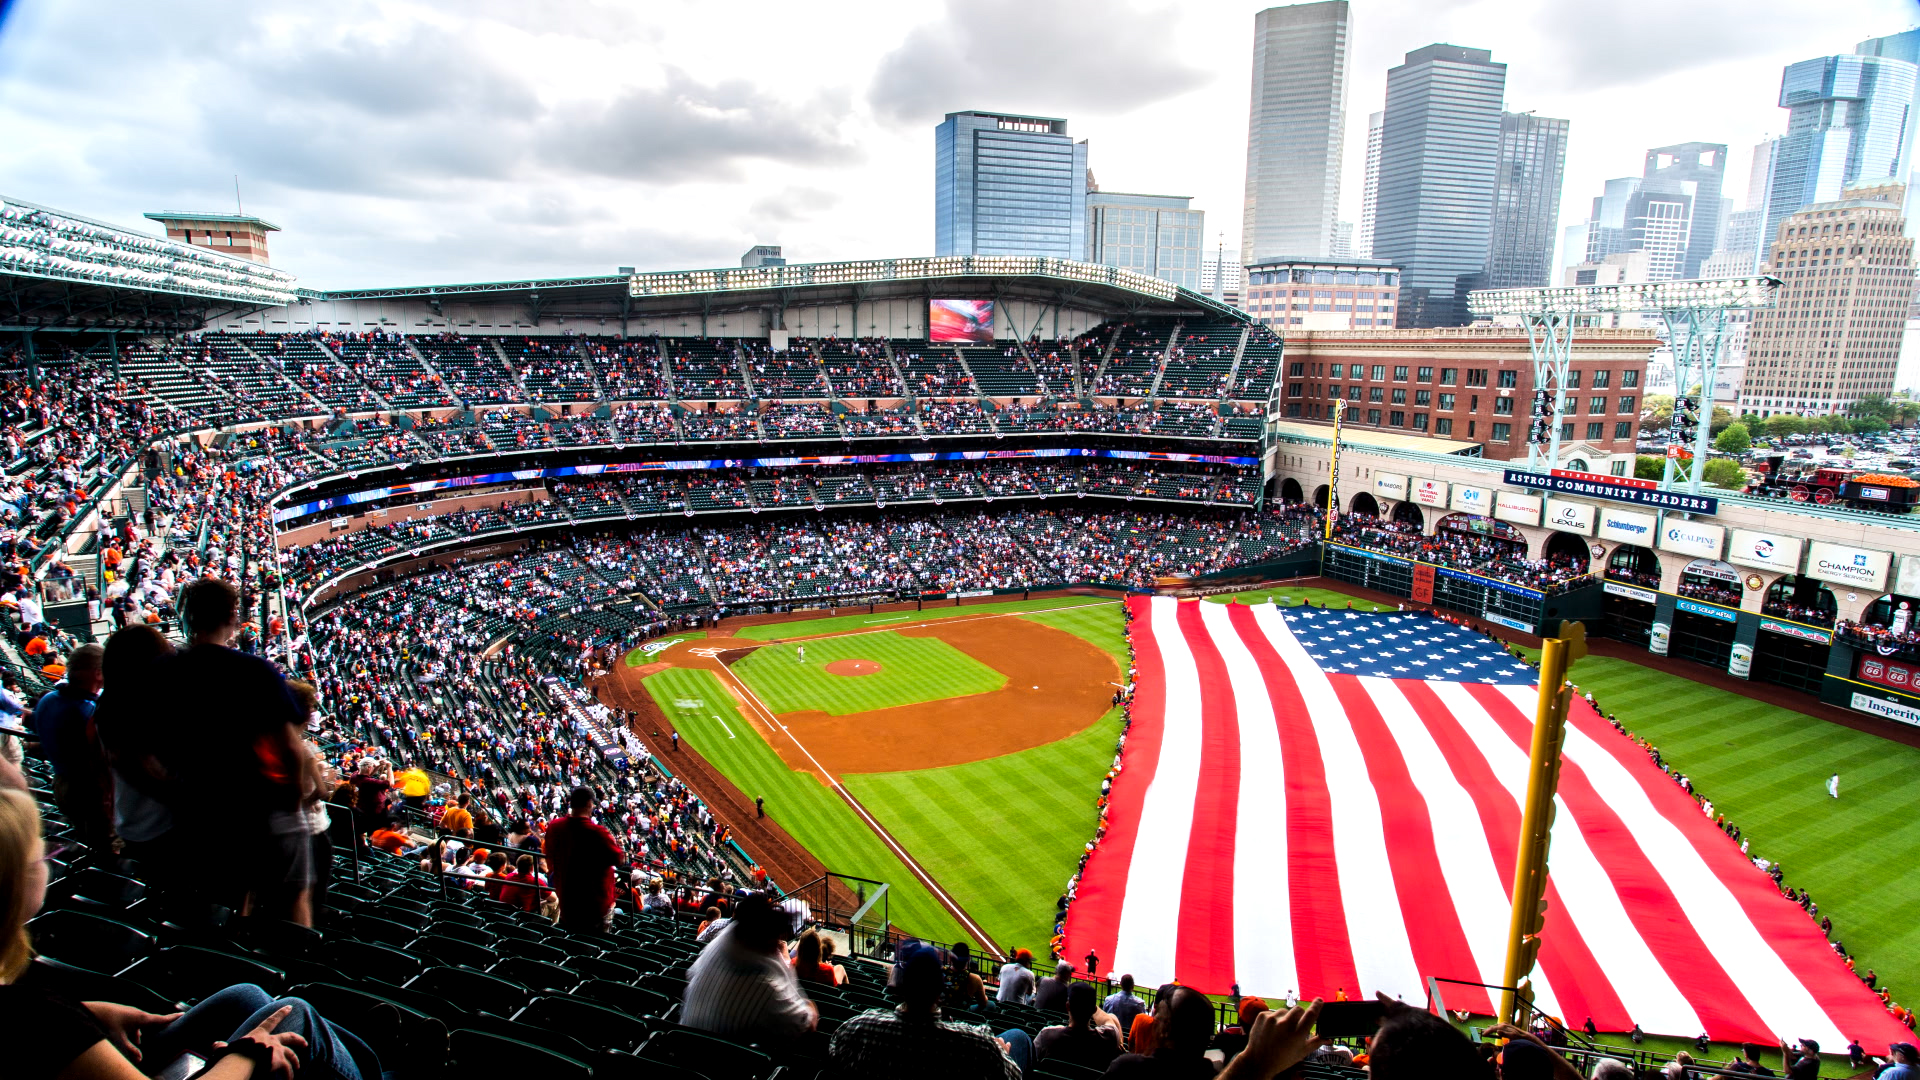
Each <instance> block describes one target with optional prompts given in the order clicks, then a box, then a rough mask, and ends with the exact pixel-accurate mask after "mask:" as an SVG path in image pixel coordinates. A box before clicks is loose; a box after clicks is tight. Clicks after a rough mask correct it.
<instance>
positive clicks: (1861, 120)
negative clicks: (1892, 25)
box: [1761, 38, 1920, 242]
mask: <svg viewBox="0 0 1920 1080" xmlns="http://www.w3.org/2000/svg"><path fill="white" fill-rule="evenodd" d="M1887 40H1890V39H1881V38H1876V39H1874V42H1880V41H1887ZM1874 42H1863V43H1862V45H1861V47H1862V48H1866V47H1869V46H1871V45H1873V44H1874ZM1917 76H1920V69H1916V68H1915V66H1914V65H1913V64H1911V63H1909V62H1908V61H1906V60H1900V59H1895V58H1894V57H1892V56H1860V55H1842V56H1822V57H1818V58H1816V59H1813V60H1802V61H1801V62H1799V63H1797V64H1788V65H1787V67H1786V70H1785V71H1784V72H1782V73H1781V76H1780V107H1781V108H1783V109H1785V110H1787V132H1786V134H1785V135H1784V136H1782V137H1781V139H1780V144H1779V146H1778V147H1777V148H1776V150H1775V152H1774V160H1773V182H1772V188H1771V190H1770V191H1768V193H1767V218H1766V222H1765V223H1764V225H1763V226H1762V229H1761V235H1762V236H1763V237H1765V238H1766V241H1767V242H1771V241H1772V240H1773V238H1774V237H1775V236H1777V235H1778V230H1779V228H1780V223H1781V222H1782V221H1784V220H1786V218H1787V215H1789V214H1792V213H1793V212H1795V211H1796V210H1799V209H1800V208H1801V207H1803V206H1807V205H1810V204H1812V203H1816V202H1833V201H1836V200H1838V199H1839V198H1840V193H1841V191H1842V190H1844V189H1846V188H1849V187H1853V186H1855V185H1858V184H1866V183H1870V182H1873V181H1877V180H1883V179H1888V180H1893V181H1895V182H1897V183H1900V184H1903V185H1904V184H1905V183H1906V180H1907V174H1908V173H1909V172H1910V171H1911V170H1912V168H1913V163H1912V162H1910V161H1909V160H1908V157H1909V156H1910V154H1911V152H1912V147H1913V142H1914V124H1915V121H1916V119H1920V118H1917V117H1916V115H1915V111H1916V110H1915V91H1916V78H1917Z"/></svg>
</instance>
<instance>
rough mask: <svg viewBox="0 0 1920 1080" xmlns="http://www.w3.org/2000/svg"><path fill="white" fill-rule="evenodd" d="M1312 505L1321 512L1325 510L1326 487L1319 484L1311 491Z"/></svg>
mask: <svg viewBox="0 0 1920 1080" xmlns="http://www.w3.org/2000/svg"><path fill="white" fill-rule="evenodd" d="M1313 505H1315V506H1317V507H1319V508H1320V509H1322V510H1325V509H1326V508H1327V485H1325V484H1321V485H1320V486H1319V487H1317V488H1314V489H1313Z"/></svg>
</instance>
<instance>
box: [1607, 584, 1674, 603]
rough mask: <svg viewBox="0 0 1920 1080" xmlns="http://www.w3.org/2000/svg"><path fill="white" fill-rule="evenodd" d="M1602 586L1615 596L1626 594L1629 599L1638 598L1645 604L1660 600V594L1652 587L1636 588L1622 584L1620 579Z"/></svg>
mask: <svg viewBox="0 0 1920 1080" xmlns="http://www.w3.org/2000/svg"><path fill="white" fill-rule="evenodd" d="M1600 588H1601V589H1602V590H1604V591H1605V592H1607V593H1610V594H1612V595H1614V596H1624V597H1626V598H1627V599H1629V600H1638V601H1640V602H1641V603H1643V604H1657V603H1659V602H1660V594H1659V593H1657V592H1654V591H1653V590H1652V589H1636V588H1634V587H1633V586H1632V585H1626V584H1622V583H1621V582H1618V581H1609V582H1607V583H1606V584H1605V585H1602V586H1601V587H1600Z"/></svg>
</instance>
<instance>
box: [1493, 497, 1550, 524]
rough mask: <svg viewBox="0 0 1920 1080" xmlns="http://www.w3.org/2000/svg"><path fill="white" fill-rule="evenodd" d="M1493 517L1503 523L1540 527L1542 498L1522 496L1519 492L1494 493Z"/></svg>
mask: <svg viewBox="0 0 1920 1080" xmlns="http://www.w3.org/2000/svg"><path fill="white" fill-rule="evenodd" d="M1493 516H1494V517H1497V518H1499V519H1500V520H1501V521H1512V522H1517V523H1519V524H1521V525H1538V524H1540V497H1539V496H1538V495H1522V494H1520V493H1519V492H1517V491H1496V492H1494V493H1493Z"/></svg>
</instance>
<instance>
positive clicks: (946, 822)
mask: <svg viewBox="0 0 1920 1080" xmlns="http://www.w3.org/2000/svg"><path fill="white" fill-rule="evenodd" d="M1115 619H1116V621H1117V620H1118V616H1117V615H1116V616H1115ZM1119 737H1120V710H1119V709H1117V708H1116V709H1112V710H1109V711H1108V712H1107V714H1106V715H1105V716H1103V717H1101V718H1100V720H1098V721H1097V722H1095V723H1094V724H1093V725H1092V726H1090V727H1088V728H1087V729H1086V730H1085V731H1082V732H1080V733H1079V734H1076V735H1072V736H1069V737H1067V738H1065V739H1062V740H1060V741H1059V742H1055V743H1050V744H1048V745H1046V746H1040V747H1035V748H1034V749H1032V750H1023V751H1021V752H1019V753H1017V754H1006V755H1003V756H1001V757H997V758H991V759H989V760H986V761H976V762H972V763H970V764H967V765H954V766H950V767H948V768H944V769H918V770H914V771H911V772H893V773H863V774H859V775H854V776H846V777H842V778H841V782H842V783H844V784H846V785H847V787H848V788H849V789H850V790H851V791H852V792H853V793H854V795H855V796H856V797H857V798H859V800H860V802H861V803H862V804H863V805H865V806H866V808H867V810H868V812H870V813H872V814H873V815H874V817H876V818H878V819H879V820H880V822H881V824H883V825H885V826H886V828H887V831H888V832H890V833H892V834H893V836H894V838H895V839H897V840H899V841H900V843H901V844H902V845H904V846H905V847H906V849H907V850H908V851H910V852H912V853H913V857H914V858H915V859H917V860H919V862H920V865H922V866H924V867H926V868H927V871H928V873H931V874H932V875H933V876H934V878H935V879H936V880H938V881H939V882H940V884H941V886H942V887H943V888H945V889H946V890H947V891H948V892H949V893H951V894H952V896H953V898H954V899H955V900H956V901H958V902H959V904H960V906H961V907H963V908H965V909H966V912H967V914H968V915H970V916H972V917H973V918H974V919H975V920H976V921H977V922H979V923H980V925H981V927H982V928H984V929H985V930H986V931H987V933H989V934H991V935H992V936H993V937H994V938H995V939H996V940H997V941H998V942H999V943H1000V945H1001V947H1002V948H1006V949H1015V948H1027V949H1032V950H1033V951H1034V952H1035V953H1036V954H1038V955H1045V952H1046V947H1047V941H1048V939H1049V938H1050V937H1052V935H1053V914H1054V904H1055V901H1056V900H1058V898H1059V897H1060V894H1061V893H1063V892H1065V891H1066V887H1067V879H1068V878H1070V877H1072V876H1073V873H1074V870H1075V868H1076V867H1077V865H1078V862H1079V859H1080V853H1081V851H1083V850H1084V849H1085V845H1086V842H1087V841H1088V840H1089V839H1091V838H1092V836H1093V830H1094V827H1095V825H1096V824H1097V823H1098V811H1097V810H1096V809H1095V807H1094V800H1095V799H1096V798H1097V797H1098V796H1099V794H1100V781H1101V779H1102V778H1103V777H1104V776H1106V773H1107V768H1108V767H1109V766H1110V765H1111V764H1112V762H1113V744H1114V740H1116V739H1118V738H1119Z"/></svg>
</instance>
